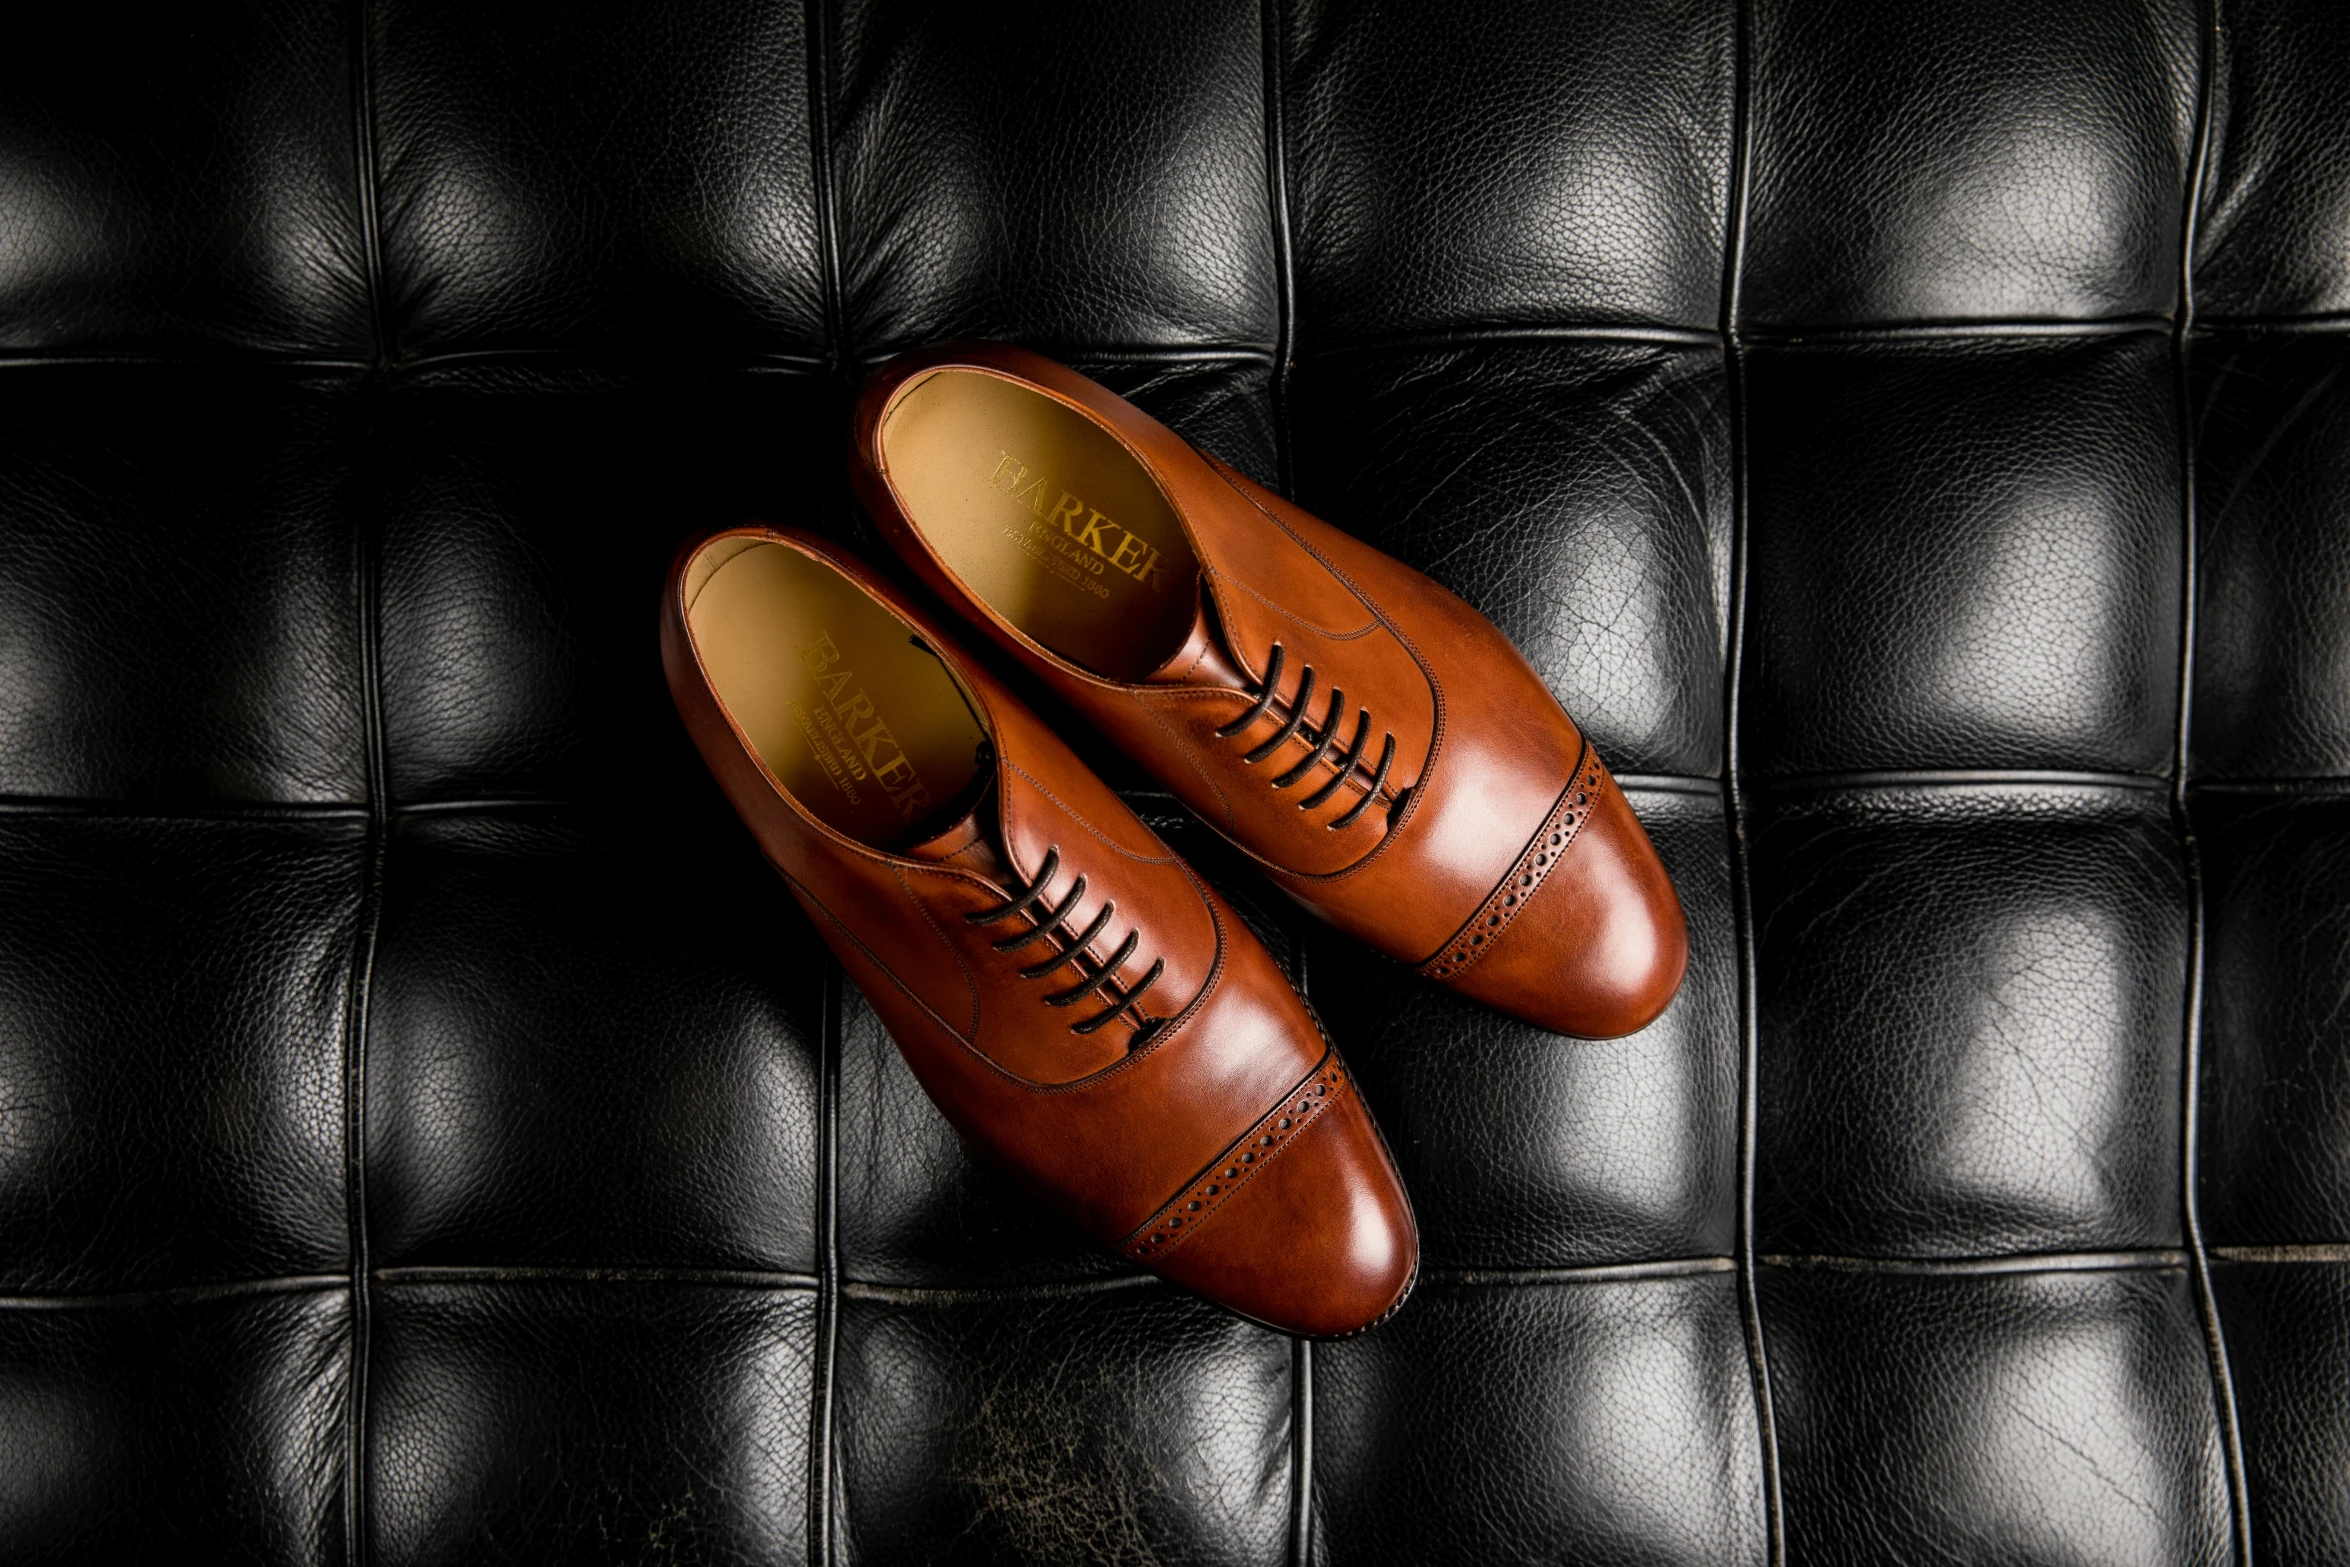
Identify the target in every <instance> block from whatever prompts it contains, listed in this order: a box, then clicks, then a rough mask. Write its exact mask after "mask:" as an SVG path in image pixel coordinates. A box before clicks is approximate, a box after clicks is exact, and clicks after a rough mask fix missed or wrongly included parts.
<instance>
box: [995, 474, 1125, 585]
mask: <svg viewBox="0 0 2350 1567" xmlns="http://www.w3.org/2000/svg"><path fill="white" fill-rule="evenodd" d="M1000 450H1001V449H1000V448H999V451H1000ZM1002 456H1003V461H1002V462H999V463H997V464H996V465H995V472H993V473H991V474H989V475H988V479H987V482H988V483H990V484H992V485H994V486H995V487H996V488H997V489H999V490H1001V491H1003V492H1004V493H1005V494H1006V495H1009V496H1011V497H1012V498H1013V499H1014V500H1019V501H1026V502H1027V503H1028V509H1029V510H1030V511H1032V512H1034V513H1035V514H1036V515H1037V516H1039V517H1042V518H1043V519H1044V520H1045V525H1046V526H1047V527H1050V526H1051V525H1052V524H1054V523H1056V522H1057V523H1059V524H1060V525H1061V532H1063V533H1064V534H1066V535H1068V536H1069V537H1070V538H1072V539H1075V540H1076V541H1077V542H1078V543H1079V544H1082V545H1083V546H1085V547H1086V548H1087V549H1089V550H1091V551H1093V553H1094V554H1096V555H1099V556H1100V557H1101V558H1102V559H1104V560H1106V561H1108V562H1109V563H1110V564H1111V565H1113V566H1115V567H1117V568H1118V569H1119V570H1120V571H1122V572H1124V573H1126V575H1128V576H1129V577H1132V578H1133V579H1134V580H1135V581H1137V582H1147V583H1149V584H1150V585H1151V587H1152V588H1153V589H1158V588H1164V587H1165V586H1166V585H1167V579H1166V576H1165V574H1164V573H1162V572H1161V571H1160V570H1159V552H1158V550H1157V548H1156V547H1155V546H1153V545H1152V544H1150V543H1149V542H1148V541H1146V540H1145V539H1144V538H1143V537H1142V535H1140V534H1139V533H1136V532H1134V531H1133V530H1132V529H1130V528H1122V527H1120V526H1119V525H1118V524H1117V523H1115V522H1112V521H1111V520H1110V519H1109V518H1107V517H1105V516H1103V515H1102V514H1101V512H1100V511H1098V510H1096V509H1095V508H1094V507H1092V506H1089V505H1087V504H1086V503H1085V502H1083V501H1081V500H1079V499H1078V498H1077V497H1076V496H1074V495H1072V494H1070V493H1069V492H1068V490H1067V489H1065V488H1061V487H1060V486H1057V485H1056V486H1055V487H1054V488H1056V489H1060V499H1059V500H1057V501H1055V502H1053V504H1052V505H1051V506H1050V507H1047V506H1046V505H1045V502H1044V496H1045V480H1044V475H1043V474H1041V473H1040V474H1036V475H1035V476H1034V477H1033V478H1031V477H1030V469H1029V467H1028V465H1027V464H1026V463H1024V462H1022V461H1021V460H1020V459H1019V458H1017V457H1014V456H1013V455H1012V454H1011V453H1010V452H1002ZM1081 518H1082V519H1083V520H1082V521H1080V520H1079V519H1081ZM1105 533H1108V534H1112V535H1116V536H1118V542H1117V543H1116V544H1115V545H1112V544H1110V543H1109V542H1108V540H1107V539H1106V538H1105V537H1104V535H1105Z"/></svg>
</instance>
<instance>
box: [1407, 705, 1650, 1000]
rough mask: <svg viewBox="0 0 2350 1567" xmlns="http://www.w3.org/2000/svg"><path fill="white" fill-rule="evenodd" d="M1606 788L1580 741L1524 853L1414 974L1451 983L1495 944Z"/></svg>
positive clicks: (1561, 855) (1601, 773)
mask: <svg viewBox="0 0 2350 1567" xmlns="http://www.w3.org/2000/svg"><path fill="white" fill-rule="evenodd" d="M1606 786H1607V771H1606V769H1604V768H1602V767H1601V766H1600V765H1599V757H1598V755H1597V753H1595V752H1594V751H1593V750H1592V749H1591V742H1590V741H1588V740H1586V741H1584V742H1583V755H1582V758H1581V759H1580V760H1579V761H1578V762H1577V764H1576V774H1575V778H1574V781H1573V782H1571V783H1569V784H1568V785H1567V787H1566V791H1565V792H1564V793H1563V794H1561V795H1560V796H1559V797H1558V803H1557V804H1556V805H1553V806H1552V807H1551V808H1550V816H1549V818H1548V819H1547V820H1546V821H1544V822H1543V824H1542V828H1541V830H1540V831H1538V832H1536V833H1535V834H1534V836H1533V838H1532V839H1531V840H1530V841H1529V842H1528V843H1527V845H1526V852H1525V853H1523V854H1521V855H1519V856H1518V863H1517V864H1515V865H1513V866H1511V867H1510V873H1509V874H1508V875H1507V876H1504V877H1503V878H1502V879H1501V882H1500V884H1499V885H1498V886H1496V887H1495V888H1494V889H1493V891H1492V893H1491V894H1490V895H1488V896H1487V898H1486V899H1485V902H1484V905H1483V906H1482V907H1481V908H1479V909H1478V910H1477V912H1476V913H1475V914H1472V915H1470V916H1469V920H1468V923H1467V924H1465V925H1463V926H1462V927H1461V928H1460V929H1459V930H1457V931H1455V932H1453V936H1452V939H1451V940H1450V941H1447V942H1446V943H1445V944H1444V947H1443V949H1442V950H1441V951H1439V952H1438V953H1437V954H1436V956H1434V957H1432V958H1430V959H1429V960H1428V961H1427V962H1425V963H1423V964H1421V965H1420V967H1419V969H1418V970H1417V972H1418V973H1419V975H1420V977H1421V978H1423V979H1457V978H1459V977H1460V975H1461V974H1462V973H1463V972H1464V971H1465V970H1467V968H1468V967H1469V965H1470V964H1472V963H1474V962H1476V961H1477V960H1478V959H1479V958H1481V957H1483V956H1485V954H1486V953H1488V952H1491V951H1492V950H1493V946H1494V943H1495V942H1497V941H1499V940H1501V938H1502V936H1503V934H1504V933H1506V932H1507V931H1508V930H1509V928H1510V925H1511V923H1512V922H1514V921H1515V920H1516V919H1517V917H1518V916H1519V915H1520V914H1522V913H1524V912H1525V910H1526V905H1528V904H1529V903H1532V902H1533V901H1534V895H1535V894H1536V893H1538V892H1540V891H1541V890H1542V884H1543V883H1544V882H1545V881H1548V880H1549V879H1550V873H1551V872H1552V871H1554V870H1556V869H1558V864H1559V861H1561V860H1563V859H1565V858H1566V856H1567V851H1568V850H1569V849H1571V848H1573V847H1574V844H1575V835H1576V834H1577V833H1578V832H1581V831H1582V830H1583V824H1584V823H1585V822H1587V821H1589V820H1591V813H1592V812H1593V811H1595V810H1597V809H1599V798H1600V794H1601V792H1602V791H1603V790H1604V789H1605V788H1606Z"/></svg>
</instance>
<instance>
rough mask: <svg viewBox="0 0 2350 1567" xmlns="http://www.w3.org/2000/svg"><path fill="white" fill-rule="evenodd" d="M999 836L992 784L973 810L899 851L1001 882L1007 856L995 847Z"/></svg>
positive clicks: (974, 804)
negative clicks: (961, 868) (955, 866)
mask: <svg viewBox="0 0 2350 1567" xmlns="http://www.w3.org/2000/svg"><path fill="white" fill-rule="evenodd" d="M998 836H999V829H998V827H997V825H996V808H995V788H994V786H993V785H992V784H991V785H990V786H989V787H988V788H987V790H986V791H985V792H984V793H982V794H981V795H980V796H979V798H978V799H977V800H975V801H973V802H972V805H971V809H970V810H968V811H966V812H964V813H963V814H962V815H961V816H959V817H957V818H956V819H955V820H954V821H952V822H950V823H949V824H948V825H947V826H946V827H945V828H944V829H942V830H941V831H939V832H936V833H933V834H931V835H930V836H929V837H927V838H925V839H923V840H922V841H921V842H920V843H913V844H908V845H907V846H906V847H905V848H904V849H901V850H900V851H899V852H900V853H901V854H903V855H905V856H906V858H908V859H910V860H928V861H930V862H931V863H933V864H937V865H946V864H954V865H960V866H962V867H963V868H964V869H966V870H974V871H977V872H979V873H980V874H981V875H983V876H990V877H994V878H995V879H997V880H999V881H1000V880H1002V879H1003V874H1004V858H1003V855H1002V854H1001V853H1000V852H998V850H997V848H996V840H997V838H998Z"/></svg>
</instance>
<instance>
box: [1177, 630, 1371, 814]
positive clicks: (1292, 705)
mask: <svg viewBox="0 0 2350 1567" xmlns="http://www.w3.org/2000/svg"><path fill="white" fill-rule="evenodd" d="M1287 657H1288V655H1287V654H1286V653H1284V652H1283V651H1282V649H1281V644H1280V643H1278V642H1276V643H1274V644H1273V648H1272V651H1271V652H1269V653H1267V654H1266V655H1265V679H1264V683H1263V684H1262V685H1260V686H1259V687H1258V688H1257V692H1256V701H1255V703H1254V704H1253V705H1251V706H1250V708H1249V710H1248V711H1247V712H1245V713H1243V714H1241V715H1240V716H1239V717H1238V718H1236V719H1234V720H1233V721H1232V722H1231V723H1228V724H1226V725H1224V727H1222V728H1221V729H1218V730H1217V731H1216V734H1217V737H1218V738H1219V739H1224V740H1229V739H1231V738H1232V737H1233V736H1234V735H1236V734H1239V733H1240V732H1241V731H1242V730H1244V729H1246V728H1248V726H1249V725H1251V724H1253V723H1255V722H1256V721H1257V720H1258V719H1260V718H1262V717H1264V716H1265V714H1266V713H1267V712H1269V711H1270V710H1271V709H1272V706H1273V702H1274V700H1275V698H1276V697H1277V696H1278V695H1279V694H1280V690H1281V669H1282V665H1283V663H1284V661H1285V660H1286V659H1287ZM1313 700H1314V666H1313V665H1311V664H1308V665H1306V667H1305V671H1304V673H1302V674H1300V675H1299V676H1298V681H1297V693H1296V694H1295V695H1294V696H1292V697H1291V698H1290V701H1289V722H1287V723H1285V724H1283V725H1282V726H1281V727H1280V728H1279V729H1278V730H1276V731H1274V733H1273V735H1272V737H1271V738H1270V739H1268V740H1266V741H1265V742H1264V743H1263V744H1262V745H1260V746H1258V747H1257V748H1256V749H1255V750H1253V751H1249V752H1247V753H1246V754H1245V755H1243V756H1242V757H1241V760H1242V761H1244V762H1246V763H1248V764H1249V765H1250V766H1251V767H1254V766H1255V765H1256V764H1257V763H1259V762H1261V761H1263V760H1264V759H1265V758H1267V757H1269V756H1271V755H1273V754H1274V753H1275V752H1276V751H1279V750H1280V749H1281V748H1282V747H1283V746H1285V745H1287V744H1289V742H1290V740H1291V739H1292V738H1293V737H1295V736H1296V735H1298V734H1299V733H1300V732H1301V731H1303V732H1304V733H1305V734H1306V736H1307V737H1308V738H1310V739H1311V740H1312V741H1313V749H1312V750H1310V751H1308V752H1307V753H1306V756H1305V760H1303V761H1301V762H1299V763H1298V764H1297V765H1296V766H1295V767H1292V768H1291V769H1290V770H1289V771H1288V772H1285V773H1283V774H1282V775H1281V776H1280V777H1278V778H1276V779H1274V780H1273V787H1274V788H1276V789H1286V788H1288V787H1289V786H1290V785H1292V784H1294V783H1297V782H1298V781H1299V780H1301V779H1303V778H1304V777H1305V776H1306V775H1307V774H1308V773H1310V772H1312V771H1313V770H1314V769H1315V768H1316V767H1318V766H1320V765H1321V762H1322V758H1324V757H1325V756H1327V755H1329V754H1330V743H1331V742H1332V741H1334V740H1336V739H1337V738H1338V726H1339V724H1340V723H1341V722H1342V721H1343V720H1344V719H1345V717H1346V692H1345V691H1344V690H1343V689H1342V688H1340V687H1337V686H1332V687H1331V688H1330V706H1329V709H1328V710H1327V711H1326V712H1325V713H1324V714H1323V715H1322V722H1321V723H1320V724H1319V725H1317V726H1315V727H1313V728H1310V729H1309V728H1307V727H1306V711H1307V709H1308V708H1309V707H1311V706H1312V705H1313ZM1355 715H1356V716H1355V737H1354V739H1353V741H1352V742H1351V743H1350V744H1349V745H1348V746H1347V748H1346V754H1345V755H1344V756H1343V757H1341V758H1340V759H1339V762H1338V771H1336V772H1335V773H1333V774H1331V775H1330V778H1329V779H1328V781H1326V782H1325V783H1324V784H1323V785H1322V787H1321V788H1319V789H1316V790H1315V791H1314V792H1313V793H1312V794H1309V795H1307V796H1306V797H1305V798H1304V799H1302V800H1300V801H1298V802H1297V808H1298V809H1299V810H1301V811H1310V810H1312V809H1313V808H1314V807H1316V806H1318V805H1320V804H1321V803H1322V802H1323V801H1325V800H1327V799H1329V798H1330V797H1331V796H1332V795H1333V794H1336V793H1337V792H1338V790H1339V787H1340V786H1341V785H1343V784H1344V783H1345V782H1346V781H1347V779H1349V778H1351V777H1353V776H1354V770H1355V766H1356V764H1357V763H1359V762H1361V761H1362V759H1363V747H1364V746H1365V745H1366V744H1367V743H1368V742H1369V740H1370V738H1371V710H1370V709H1369V708H1367V707H1363V708H1357V709H1356V710H1355ZM1394 765H1395V732H1394V731H1393V730H1389V731H1388V734H1387V740H1386V743H1385V744H1383V745H1382V746H1381V747H1380V748H1379V765H1378V766H1377V767H1375V768H1373V769H1372V770H1371V785H1370V787H1369V788H1367V789H1365V790H1364V791H1363V797H1362V798H1361V799H1359V800H1357V801H1356V802H1355V803H1354V804H1353V805H1352V806H1350V807H1348V808H1347V809H1346V810H1345V811H1344V812H1342V813H1341V814H1340V815H1338V816H1336V817H1334V818H1333V819H1332V820H1331V821H1330V822H1329V823H1328V824H1327V825H1328V826H1329V827H1330V829H1331V830H1332V831H1333V832H1335V831H1337V830H1338V829H1339V828H1342V827H1352V826H1353V825H1354V824H1355V821H1356V819H1357V818H1358V817H1360V816H1361V815H1362V814H1363V813H1364V812H1365V811H1367V810H1369V809H1370V808H1371V802H1372V801H1374V800H1376V799H1378V798H1379V791H1380V789H1381V788H1382V787H1384V786H1385V784H1386V782H1387V773H1388V769H1390V768H1392V767H1393V766H1394Z"/></svg>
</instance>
